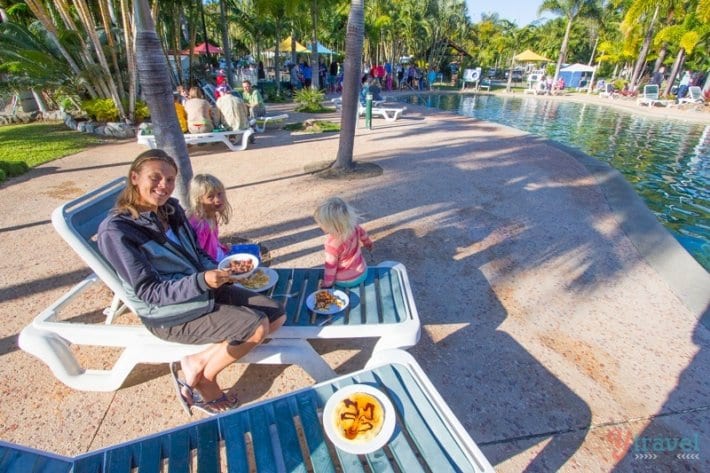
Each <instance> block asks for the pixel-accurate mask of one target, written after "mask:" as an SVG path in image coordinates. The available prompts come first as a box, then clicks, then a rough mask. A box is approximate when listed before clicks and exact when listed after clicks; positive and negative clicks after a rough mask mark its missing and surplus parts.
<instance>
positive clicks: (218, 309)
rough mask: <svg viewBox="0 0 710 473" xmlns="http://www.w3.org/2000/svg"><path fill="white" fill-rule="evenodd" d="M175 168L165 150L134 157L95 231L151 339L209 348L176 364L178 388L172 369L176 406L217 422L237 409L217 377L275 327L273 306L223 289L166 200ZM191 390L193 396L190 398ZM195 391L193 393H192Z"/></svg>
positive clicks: (222, 277) (225, 277) (278, 316)
mask: <svg viewBox="0 0 710 473" xmlns="http://www.w3.org/2000/svg"><path fill="white" fill-rule="evenodd" d="M176 176H177V166H176V164H175V161H174V160H173V159H172V158H171V157H170V156H169V155H168V154H167V153H166V152H165V151H163V150H160V149H151V150H148V151H145V152H143V153H141V154H140V155H138V157H137V158H136V159H135V160H134V161H133V163H132V164H131V167H130V170H129V171H128V183H127V186H126V188H125V189H124V190H123V192H122V193H121V194H120V195H119V196H118V199H117V201H116V206H115V208H114V210H113V211H112V212H111V213H110V214H109V216H108V217H107V218H106V219H105V220H104V221H103V222H102V223H101V225H100V226H99V231H98V245H99V250H100V251H101V253H102V254H103V255H104V256H105V257H106V259H107V260H108V261H109V263H111V265H112V266H113V267H114V269H115V270H116V273H118V275H119V277H120V278H121V280H122V281H123V284H124V286H125V287H126V288H127V292H128V294H129V296H130V297H131V298H132V299H133V303H134V305H135V307H136V311H137V313H138V314H137V315H138V316H139V317H140V319H141V321H142V322H143V324H144V325H145V326H146V328H147V329H148V330H149V331H150V332H151V333H152V334H153V335H155V336H156V337H158V338H161V339H163V340H168V341H172V342H177V343H184V344H192V345H205V344H210V346H209V347H208V348H207V349H205V350H203V351H201V352H199V353H196V354H194V355H189V356H186V357H184V358H183V359H182V360H180V364H181V367H182V371H183V374H184V381H183V380H178V378H177V369H176V367H175V366H174V365H173V364H171V366H170V369H171V372H172V375H173V379H174V382H175V387H176V390H177V395H178V399H179V400H180V402H181V404H182V405H183V408H184V409H185V411H186V412H188V413H191V408H193V407H194V408H196V409H199V410H201V411H203V412H205V413H207V414H210V415H212V414H217V413H219V412H223V411H225V410H228V409H231V408H233V407H235V406H236V405H237V402H238V401H237V400H236V399H229V398H227V396H226V395H225V393H224V392H223V391H222V389H221V388H220V387H219V384H217V375H218V374H219V373H220V372H221V371H222V370H223V369H224V368H226V367H227V366H229V365H230V364H231V363H233V362H234V361H236V360H238V359H239V358H241V357H243V356H244V355H246V354H247V353H248V352H249V351H250V350H251V349H252V348H254V347H255V346H256V345H258V344H259V343H261V342H262V341H264V339H265V338H266V337H267V336H268V335H269V333H272V332H273V331H275V330H276V329H278V328H279V327H280V326H281V325H283V323H284V321H285V320H286V317H285V315H284V309H283V307H281V305H280V304H279V303H277V302H276V301H274V300H272V299H270V298H268V297H266V296H263V295H261V294H258V293H255V292H252V291H248V290H246V289H241V288H239V287H237V286H233V285H231V284H229V283H230V282H231V277H230V273H229V271H226V270H219V269H216V267H217V263H216V262H215V261H214V260H213V259H212V258H210V257H209V256H208V255H207V254H206V253H205V252H204V251H203V250H202V248H200V245H199V244H198V243H197V238H196V237H195V233H194V232H193V230H192V227H191V226H190V224H189V222H188V220H187V217H186V216H185V211H184V210H183V209H182V207H180V204H179V203H178V201H177V200H176V199H173V198H171V197H170V195H171V194H172V192H173V190H174V188H175V178H176ZM193 390H194V391H193ZM195 391H196V392H195Z"/></svg>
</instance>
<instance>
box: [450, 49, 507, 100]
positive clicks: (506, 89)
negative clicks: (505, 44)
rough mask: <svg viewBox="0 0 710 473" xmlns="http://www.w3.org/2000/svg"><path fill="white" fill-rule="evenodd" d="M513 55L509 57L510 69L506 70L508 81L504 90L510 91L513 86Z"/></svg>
mask: <svg viewBox="0 0 710 473" xmlns="http://www.w3.org/2000/svg"><path fill="white" fill-rule="evenodd" d="M515 56H516V54H513V57H511V58H510V70H509V71H508V83H507V84H506V86H505V91H506V92H510V90H511V89H512V87H513V66H514V65H515ZM462 87H463V86H462Z"/></svg>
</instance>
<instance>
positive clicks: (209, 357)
mask: <svg viewBox="0 0 710 473" xmlns="http://www.w3.org/2000/svg"><path fill="white" fill-rule="evenodd" d="M285 321H286V316H285V315H282V316H281V317H279V318H278V319H276V320H274V321H273V322H271V323H269V322H268V321H267V320H266V319H264V320H263V321H262V323H261V324H260V325H259V326H258V327H257V328H256V330H254V333H253V334H252V336H251V337H249V338H248V339H247V340H246V341H244V343H241V344H239V345H229V344H228V343H227V342H223V343H217V344H214V345H212V346H210V347H209V348H207V349H206V350H204V351H201V352H200V353H196V354H194V355H190V356H186V357H184V358H183V359H182V360H181V365H182V370H183V372H184V373H185V382H186V383H187V384H188V385H189V386H192V387H194V388H196V389H197V390H198V391H199V392H200V394H201V395H202V398H203V399H204V400H205V401H207V402H208V401H213V400H215V399H218V398H219V397H221V396H222V394H223V393H222V389H221V388H220V387H219V384H217V375H218V374H219V373H221V372H222V370H223V369H225V368H226V367H227V366H229V365H230V364H232V363H234V362H235V361H236V360H238V359H240V358H241V357H243V356H244V355H246V354H247V353H249V352H250V351H251V350H252V349H253V348H254V347H255V346H257V345H258V344H260V343H261V342H263V341H264V339H265V338H267V336H268V335H269V333H271V332H273V331H275V330H276V329H278V328H279V327H281V326H282V325H283V324H284V322H285Z"/></svg>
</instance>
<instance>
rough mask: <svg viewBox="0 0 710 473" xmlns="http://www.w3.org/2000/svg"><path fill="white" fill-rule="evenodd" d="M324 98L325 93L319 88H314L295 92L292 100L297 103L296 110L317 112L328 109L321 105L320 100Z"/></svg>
mask: <svg viewBox="0 0 710 473" xmlns="http://www.w3.org/2000/svg"><path fill="white" fill-rule="evenodd" d="M324 99H325V94H324V93H323V92H321V91H320V90H314V89H301V90H299V91H298V92H296V95H295V96H294V98H293V100H294V101H295V102H296V103H297V104H298V106H297V107H296V111H297V112H305V113H319V112H327V111H329V110H330V109H328V108H326V107H324V106H323V105H321V102H322V101H323V100H324Z"/></svg>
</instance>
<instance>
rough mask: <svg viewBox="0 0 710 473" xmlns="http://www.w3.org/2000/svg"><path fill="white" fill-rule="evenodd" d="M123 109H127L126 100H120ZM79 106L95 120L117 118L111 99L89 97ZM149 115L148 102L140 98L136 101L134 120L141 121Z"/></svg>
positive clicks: (116, 119) (111, 120)
mask: <svg viewBox="0 0 710 473" xmlns="http://www.w3.org/2000/svg"><path fill="white" fill-rule="evenodd" d="M122 104H123V109H124V110H126V111H127V110H128V101H127V100H124V101H123V102H122ZM81 108H82V109H83V110H84V111H85V112H86V114H87V115H89V118H91V119H92V120H95V121H97V122H103V123H105V122H117V121H118V119H119V116H118V109H117V108H116V105H115V104H114V103H113V100H112V99H91V100H86V101H84V102H82V104H81ZM148 117H150V110H149V109H148V104H146V103H145V102H143V101H142V100H138V101H136V110H135V121H136V122H137V123H140V122H142V121H143V120H145V119H146V118H148Z"/></svg>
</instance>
